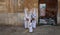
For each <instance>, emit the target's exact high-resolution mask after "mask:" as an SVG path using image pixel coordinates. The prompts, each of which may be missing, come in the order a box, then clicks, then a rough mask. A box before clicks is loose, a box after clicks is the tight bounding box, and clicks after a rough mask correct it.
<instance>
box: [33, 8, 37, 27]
mask: <svg viewBox="0 0 60 35" xmlns="http://www.w3.org/2000/svg"><path fill="white" fill-rule="evenodd" d="M32 18H34V19H35V20H32V27H33V28H36V8H34V12H33V14H32Z"/></svg>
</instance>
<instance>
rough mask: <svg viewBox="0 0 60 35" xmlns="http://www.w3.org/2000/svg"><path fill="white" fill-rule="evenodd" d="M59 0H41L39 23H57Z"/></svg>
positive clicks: (39, 3) (39, 4)
mask: <svg viewBox="0 0 60 35" xmlns="http://www.w3.org/2000/svg"><path fill="white" fill-rule="evenodd" d="M57 3H58V2H57V0H53V1H52V0H46V1H44V0H39V2H38V25H41V24H43V25H57V12H58V4H57Z"/></svg>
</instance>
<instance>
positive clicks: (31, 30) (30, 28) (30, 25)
mask: <svg viewBox="0 0 60 35" xmlns="http://www.w3.org/2000/svg"><path fill="white" fill-rule="evenodd" d="M29 32H33V28H32V23H29Z"/></svg>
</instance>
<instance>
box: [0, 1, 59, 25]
mask: <svg viewBox="0 0 60 35" xmlns="http://www.w3.org/2000/svg"><path fill="white" fill-rule="evenodd" d="M33 2H34V3H33ZM32 3H33V4H36V6H34V5H33V4H32ZM29 4H30V5H29ZM31 4H32V5H31ZM22 5H23V4H22ZM7 6H8V11H7V13H0V24H11V25H22V24H23V23H24V20H23V19H24V12H23V11H21V9H22V10H23V7H22V8H21V7H20V6H19V7H20V8H21V9H20V8H19V13H17V12H18V11H17V10H16V13H13V12H11V11H10V9H9V5H7ZM23 6H25V7H28V8H29V9H31V8H32V7H36V8H37V18H36V19H37V20H36V21H38V1H36V0H32V1H31V0H30V1H27V0H25V2H24V5H23ZM11 10H12V9H11ZM9 11H10V13H9ZM0 12H2V11H0ZM4 12H6V11H4ZM21 12H22V13H21ZM57 17H58V20H57V21H58V23H60V1H58V15H57Z"/></svg>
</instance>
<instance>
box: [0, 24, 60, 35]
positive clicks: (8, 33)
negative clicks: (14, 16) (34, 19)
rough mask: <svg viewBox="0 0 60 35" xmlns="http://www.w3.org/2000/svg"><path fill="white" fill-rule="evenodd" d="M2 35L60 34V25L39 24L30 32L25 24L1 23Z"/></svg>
mask: <svg viewBox="0 0 60 35" xmlns="http://www.w3.org/2000/svg"><path fill="white" fill-rule="evenodd" d="M0 35H60V26H51V25H42V26H37V28H36V29H34V32H32V33H29V32H28V29H24V27H23V26H11V25H0Z"/></svg>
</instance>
